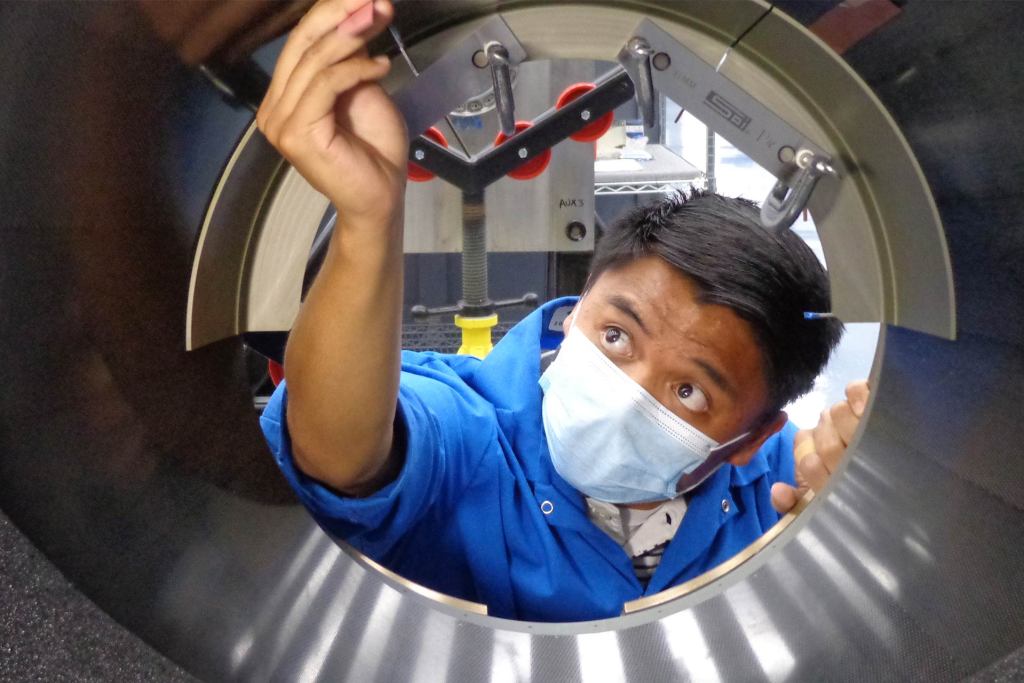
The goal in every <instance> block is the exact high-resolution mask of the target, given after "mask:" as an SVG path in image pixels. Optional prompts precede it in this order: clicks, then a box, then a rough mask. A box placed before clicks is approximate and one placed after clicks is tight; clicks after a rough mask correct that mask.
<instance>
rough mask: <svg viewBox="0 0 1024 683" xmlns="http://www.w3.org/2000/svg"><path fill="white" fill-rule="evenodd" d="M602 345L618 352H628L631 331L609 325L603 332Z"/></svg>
mask: <svg viewBox="0 0 1024 683" xmlns="http://www.w3.org/2000/svg"><path fill="white" fill-rule="evenodd" d="M601 343H602V345H603V346H604V347H605V348H606V349H608V350H610V351H615V352H616V353H628V351H629V333H627V332H626V331H625V330H622V329H620V328H618V327H609V328H606V329H605V330H604V332H602V333H601Z"/></svg>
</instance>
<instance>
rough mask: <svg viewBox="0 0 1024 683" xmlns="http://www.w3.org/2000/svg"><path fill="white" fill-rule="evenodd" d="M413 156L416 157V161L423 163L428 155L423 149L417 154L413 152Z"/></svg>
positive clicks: (417, 151)
mask: <svg viewBox="0 0 1024 683" xmlns="http://www.w3.org/2000/svg"><path fill="white" fill-rule="evenodd" d="M413 156H414V157H416V161H423V158H424V157H426V156H427V155H426V154H425V153H424V151H423V150H422V149H418V150H416V151H415V152H413Z"/></svg>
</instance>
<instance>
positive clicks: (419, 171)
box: [407, 126, 448, 183]
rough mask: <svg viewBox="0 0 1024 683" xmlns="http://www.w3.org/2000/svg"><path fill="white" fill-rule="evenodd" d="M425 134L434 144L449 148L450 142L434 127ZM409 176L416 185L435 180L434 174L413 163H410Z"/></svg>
mask: <svg viewBox="0 0 1024 683" xmlns="http://www.w3.org/2000/svg"><path fill="white" fill-rule="evenodd" d="M423 134H424V135H425V136H427V137H428V138H430V139H431V140H433V141H434V142H436V143H437V144H439V145H441V146H442V147H447V146H448V141H447V140H445V139H444V135H443V134H442V133H441V131H439V130H438V129H437V128H434V127H433V126H431V127H430V128H427V130H426V131H424V133H423ZM407 175H408V176H409V180H411V181H413V182H416V183H425V182H427V181H428V180H433V179H434V174H433V173H431V172H430V171H428V170H427V169H425V168H423V167H422V166H420V165H419V164H414V163H413V162H411V161H410V162H409V169H408V171H407Z"/></svg>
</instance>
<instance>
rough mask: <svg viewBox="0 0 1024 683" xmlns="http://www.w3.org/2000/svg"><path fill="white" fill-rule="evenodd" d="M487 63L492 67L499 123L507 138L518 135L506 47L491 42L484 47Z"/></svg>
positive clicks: (492, 80)
mask: <svg viewBox="0 0 1024 683" xmlns="http://www.w3.org/2000/svg"><path fill="white" fill-rule="evenodd" d="M484 54H486V55H487V63H488V64H489V65H490V67H491V82H492V83H494V105H495V107H497V109H498V121H499V122H500V123H501V132H502V133H504V134H505V137H509V138H510V137H512V136H513V135H515V134H516V103H515V100H514V99H513V97H512V74H511V72H510V71H509V56H508V50H506V49H505V46H504V45H502V44H501V43H499V42H497V41H491V42H490V43H487V45H485V46H484Z"/></svg>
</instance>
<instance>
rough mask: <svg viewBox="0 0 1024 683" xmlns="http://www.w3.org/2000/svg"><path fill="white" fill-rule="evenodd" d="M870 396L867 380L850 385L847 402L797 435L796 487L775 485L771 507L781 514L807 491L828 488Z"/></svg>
mask: <svg viewBox="0 0 1024 683" xmlns="http://www.w3.org/2000/svg"><path fill="white" fill-rule="evenodd" d="M870 394H871V389H870V388H869V387H868V383H867V381H865V380H858V381H856V382H850V384H848V385H847V386H846V400H845V401H840V402H839V403H836V404H835V405H834V406H832V407H831V408H829V409H826V410H824V411H822V413H821V417H820V418H819V419H818V425H817V426H816V427H815V428H814V429H802V430H800V431H799V432H797V434H796V437H795V438H794V440H793V457H794V459H795V460H796V483H797V485H796V487H793V486H790V485H789V484H783V483H778V484H775V485H774V486H772V505H773V506H774V507H775V509H776V510H777V511H778V512H780V513H786V512H789V511H790V510H791V509H793V506H795V505H796V503H797V501H799V500H800V498H802V497H803V495H804V494H805V493H806V492H807V490H808V489H812V490H814V491H820V490H821V489H822V488H824V487H825V484H827V483H828V480H829V477H831V476H832V473H833V472H835V471H836V468H837V467H839V463H840V461H842V459H843V456H844V455H845V454H846V447H847V446H849V444H850V441H852V440H853V435H854V433H856V431H857V426H858V425H859V424H860V419H861V417H862V416H863V415H864V408H865V407H866V406H867V403H868V397H869V396H870Z"/></svg>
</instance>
